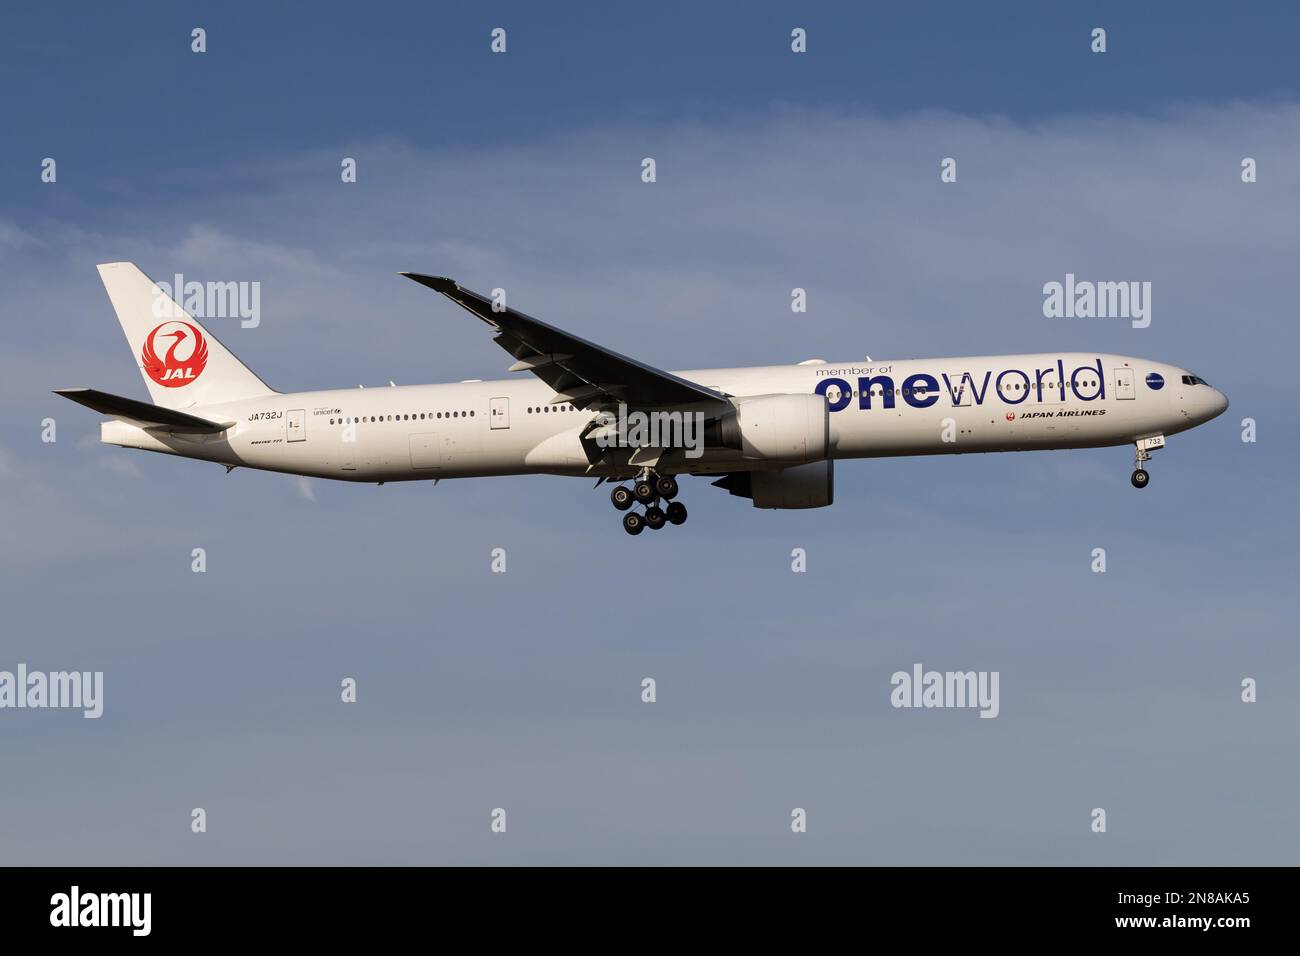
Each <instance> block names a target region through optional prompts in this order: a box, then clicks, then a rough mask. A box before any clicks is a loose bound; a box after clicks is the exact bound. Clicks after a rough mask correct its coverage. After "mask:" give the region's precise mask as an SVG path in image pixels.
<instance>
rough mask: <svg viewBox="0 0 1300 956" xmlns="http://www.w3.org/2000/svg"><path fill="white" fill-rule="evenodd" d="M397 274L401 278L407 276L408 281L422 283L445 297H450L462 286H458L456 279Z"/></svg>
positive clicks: (406, 273) (415, 273) (409, 273)
mask: <svg viewBox="0 0 1300 956" xmlns="http://www.w3.org/2000/svg"><path fill="white" fill-rule="evenodd" d="M397 274H398V275H399V276H406V278H408V279H413V280H414V281H416V282H418V283H420V285H426V286H428V287H429V288H430V289H432V290H433V291H434V292H441V293H442V294H443V295H450V294H451V293H453V292H456V291H458V290H459V289H460V286H459V285H457V284H456V280H455V279H448V278H447V277H446V276H426V275H421V274H420V273H418V272H399V273H397Z"/></svg>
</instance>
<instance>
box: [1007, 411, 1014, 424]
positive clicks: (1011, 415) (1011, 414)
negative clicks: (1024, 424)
mask: <svg viewBox="0 0 1300 956" xmlns="http://www.w3.org/2000/svg"><path fill="white" fill-rule="evenodd" d="M1015 420H1016V413H1015V412H1007V421H1009V422H1014V421H1015Z"/></svg>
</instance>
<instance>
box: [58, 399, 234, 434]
mask: <svg viewBox="0 0 1300 956" xmlns="http://www.w3.org/2000/svg"><path fill="white" fill-rule="evenodd" d="M54 394H55V395H62V396H63V397H64V398H68V399H71V400H72V401H74V402H76V403H77V404H78V405H85V406H86V407H87V408H90V409H93V410H95V411H97V412H102V413H103V414H105V415H112V416H113V417H114V418H120V419H121V420H122V421H125V422H130V423H131V424H132V425H139V426H140V427H141V428H165V429H167V430H168V431H173V432H196V433H200V434H208V435H215V434H217V433H218V432H223V431H225V430H226V429H227V428H229V427H230V426H231V425H233V424H235V423H234V422H213V421H209V420H208V419H206V418H199V417H197V416H195V415H187V414H185V413H184V412H178V411H176V410H175V409H173V408H163V407H162V406H161V405H150V404H149V403H148V402H138V401H136V400H135V399H134V398H124V397H122V396H121V395H110V394H109V393H108V392H101V391H99V390H98V389H95V388H56V389H55V390H54Z"/></svg>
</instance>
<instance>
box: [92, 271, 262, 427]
mask: <svg viewBox="0 0 1300 956" xmlns="http://www.w3.org/2000/svg"><path fill="white" fill-rule="evenodd" d="M96 268H98V269H99V278H100V279H101V280H102V281H103V283H104V289H105V291H107V292H108V298H109V299H110V300H111V301H112V303H113V310H114V311H115V312H116V313H117V320H118V322H120V323H121V324H122V331H123V332H125V333H126V340H127V342H128V343H129V344H130V346H131V352H132V354H133V355H134V356H135V360H136V364H137V365H139V367H140V374H141V375H143V376H144V384H145V386H146V387H147V388H148V389H149V397H150V398H152V399H153V400H154V404H156V405H161V406H163V407H164V408H188V407H190V406H192V405H215V404H218V403H220V402H233V401H238V400H240V399H243V398H257V397H259V396H262V395H274V394H275V391H274V390H273V389H271V388H269V387H268V386H267V385H266V383H265V382H263V381H262V380H261V379H260V378H258V377H257V376H256V375H254V374H253V373H252V372H251V371H249V369H248V367H247V366H246V365H244V363H243V362H241V361H239V359H237V358H235V356H234V355H233V354H232V353H231V352H230V350H229V349H227V348H226V347H225V346H224V345H222V344H221V343H220V342H219V341H217V338H216V336H214V335H213V334H212V333H211V332H209V331H208V330H207V329H205V328H204V327H203V326H202V325H201V324H200V323H199V322H198V320H197V319H195V318H194V317H193V316H191V315H190V314H189V313H187V312H186V311H185V310H184V309H182V308H181V307H180V306H179V305H177V304H176V301H175V300H174V299H173V298H171V297H170V296H168V295H167V294H166V293H165V292H163V290H162V289H160V288H159V287H158V285H157V284H156V283H155V282H154V281H153V280H152V279H150V278H149V277H148V276H147V275H145V274H144V273H143V272H141V271H140V269H139V267H138V266H136V264H135V263H134V262H109V263H105V264H103V265H100V266H97V267H96Z"/></svg>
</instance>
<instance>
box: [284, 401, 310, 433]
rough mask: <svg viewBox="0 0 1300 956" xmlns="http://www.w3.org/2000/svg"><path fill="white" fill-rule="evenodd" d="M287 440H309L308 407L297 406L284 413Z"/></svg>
mask: <svg viewBox="0 0 1300 956" xmlns="http://www.w3.org/2000/svg"><path fill="white" fill-rule="evenodd" d="M284 425H285V438H284V440H285V441H306V440H307V409H305V408H295V409H293V410H292V411H288V412H285V413H284Z"/></svg>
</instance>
